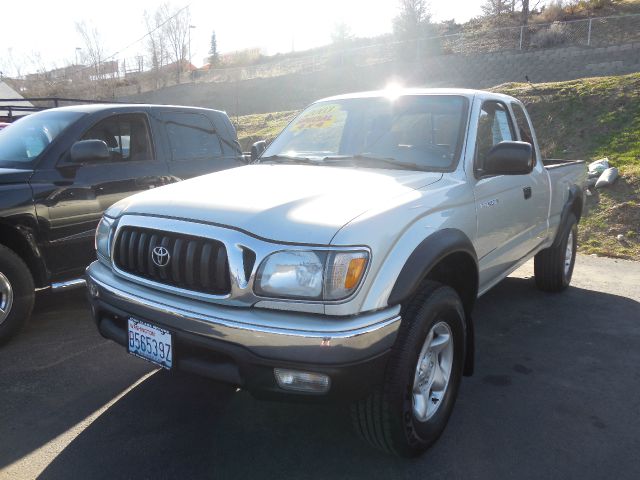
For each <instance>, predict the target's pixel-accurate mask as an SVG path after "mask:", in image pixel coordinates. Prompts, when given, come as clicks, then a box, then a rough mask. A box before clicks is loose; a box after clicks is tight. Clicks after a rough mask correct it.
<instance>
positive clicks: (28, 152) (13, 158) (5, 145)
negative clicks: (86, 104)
mask: <svg viewBox="0 0 640 480" xmlns="http://www.w3.org/2000/svg"><path fill="white" fill-rule="evenodd" d="M82 115H84V114H83V113H78V112H61V111H48V112H39V113H34V114H32V115H29V116H28V117H24V118H22V119H20V120H18V121H17V122H16V123H14V124H12V125H11V126H10V127H7V128H4V129H2V130H0V167H18V168H20V167H26V166H29V165H30V164H31V162H32V161H33V160H35V159H36V158H37V157H38V156H39V155H40V154H41V153H42V151H43V150H44V149H45V148H47V146H49V144H51V143H52V142H53V140H54V139H55V138H56V137H57V136H58V135H60V134H61V133H62V132H63V131H64V130H65V129H66V128H67V127H68V126H69V125H70V124H71V123H73V122H74V121H75V120H77V119H78V118H80V117H81V116H82Z"/></svg>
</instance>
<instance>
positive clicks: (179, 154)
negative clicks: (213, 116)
mask: <svg viewBox="0 0 640 480" xmlns="http://www.w3.org/2000/svg"><path fill="white" fill-rule="evenodd" d="M163 118H164V120H165V125H166V128H167V133H168V134H169V144H170V145H171V154H172V157H173V160H196V159H208V158H210V159H212V160H213V159H216V158H219V157H220V156H222V147H221V146H220V139H219V138H218V135H217V134H216V131H215V128H214V127H213V124H212V123H211V120H209V119H208V118H207V117H206V116H204V115H200V114H199V113H165V114H163Z"/></svg>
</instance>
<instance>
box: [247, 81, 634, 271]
mask: <svg viewBox="0 0 640 480" xmlns="http://www.w3.org/2000/svg"><path fill="white" fill-rule="evenodd" d="M492 90H494V91H497V92H501V93H506V94H508V95H512V96H514V97H516V98H519V99H520V100H522V101H523V102H524V103H525V104H526V105H527V109H528V111H529V113H530V115H531V117H532V119H533V123H534V125H535V127H536V133H537V135H538V140H539V142H540V146H541V149H542V153H543V155H544V156H545V157H547V158H554V157H555V158H568V159H583V160H587V161H591V160H595V159H598V158H602V157H608V158H609V161H610V163H611V164H612V165H613V166H615V167H618V169H619V170H620V173H621V177H620V178H619V179H618V181H617V182H616V183H615V184H614V185H613V186H611V187H609V188H603V189H601V190H599V191H597V192H595V194H594V195H593V196H590V197H588V198H587V207H588V213H587V215H586V216H585V217H584V218H583V220H582V222H581V224H580V250H581V251H582V252H583V253H587V254H595V255H604V256H611V257H618V258H628V259H634V260H640V74H632V75H622V76H612V77H597V78H584V79H580V80H572V81H567V82H553V83H540V84H527V83H509V84H504V85H500V86H498V87H495V88H494V89H492ZM296 113H297V112H296V111H289V112H276V113H269V114H260V115H247V116H244V117H240V118H239V122H238V125H237V128H238V136H239V138H240V143H241V145H242V148H243V150H244V151H247V150H249V149H250V148H251V144H252V143H253V142H255V141H257V140H269V141H270V140H272V139H273V138H275V136H276V135H277V134H278V133H279V132H280V131H281V130H282V129H283V128H284V127H285V126H286V125H287V124H288V123H289V121H291V119H292V118H293V116H294V115H295V114H296ZM618 235H623V239H622V240H618V239H617V237H618Z"/></svg>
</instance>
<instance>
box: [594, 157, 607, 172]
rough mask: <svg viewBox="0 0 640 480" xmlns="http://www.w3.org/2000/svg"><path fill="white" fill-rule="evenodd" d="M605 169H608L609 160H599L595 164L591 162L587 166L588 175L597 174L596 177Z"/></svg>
mask: <svg viewBox="0 0 640 480" xmlns="http://www.w3.org/2000/svg"><path fill="white" fill-rule="evenodd" d="M607 168H609V159H608V158H601V159H600V160H596V161H595V162H591V163H590V164H589V175H592V174H595V173H597V174H598V175H600V174H602V173H603V172H604V171H605V170H606V169H607Z"/></svg>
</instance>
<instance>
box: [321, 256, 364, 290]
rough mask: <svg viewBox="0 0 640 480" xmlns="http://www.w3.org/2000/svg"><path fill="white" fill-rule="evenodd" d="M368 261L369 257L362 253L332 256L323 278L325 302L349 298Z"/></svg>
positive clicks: (358, 282) (359, 280) (356, 286)
mask: <svg viewBox="0 0 640 480" xmlns="http://www.w3.org/2000/svg"><path fill="white" fill-rule="evenodd" d="M368 260H369V255H368V253H367V252H364V251H354V252H337V253H334V254H332V255H331V256H330V257H329V263H328V265H327V275H326V277H325V284H324V298H325V300H342V299H343V298H347V297H348V296H350V295H351V294H352V293H353V292H354V291H355V289H356V288H358V285H360V282H361V281H362V278H363V277H364V273H365V270H366V269H367V261H368Z"/></svg>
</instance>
